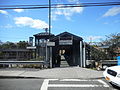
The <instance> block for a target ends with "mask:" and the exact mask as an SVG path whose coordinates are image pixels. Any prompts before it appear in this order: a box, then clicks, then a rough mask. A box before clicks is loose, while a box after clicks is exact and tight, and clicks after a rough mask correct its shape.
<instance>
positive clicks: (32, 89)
mask: <svg viewBox="0 0 120 90" xmlns="http://www.w3.org/2000/svg"><path fill="white" fill-rule="evenodd" d="M0 90H116V89H113V88H112V87H111V86H110V85H109V84H107V83H106V82H105V81H104V80H103V79H33V78H32V79H25V78H23V79H22V78H18V79H14V78H13V79H12V78H11V79H10V78H8V79H0Z"/></svg>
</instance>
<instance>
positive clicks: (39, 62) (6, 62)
mask: <svg viewBox="0 0 120 90" xmlns="http://www.w3.org/2000/svg"><path fill="white" fill-rule="evenodd" d="M0 64H48V63H47V62H45V61H0Z"/></svg>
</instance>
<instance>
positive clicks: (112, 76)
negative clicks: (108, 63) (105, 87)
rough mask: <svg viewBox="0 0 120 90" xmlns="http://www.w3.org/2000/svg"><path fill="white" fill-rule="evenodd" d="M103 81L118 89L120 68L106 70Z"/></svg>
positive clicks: (114, 67)
mask: <svg viewBox="0 0 120 90" xmlns="http://www.w3.org/2000/svg"><path fill="white" fill-rule="evenodd" d="M103 75H104V77H105V79H106V80H107V81H108V82H110V83H111V84H112V85H115V86H118V87H120V66H112V67H108V68H106V70H105V71H104V72H103Z"/></svg>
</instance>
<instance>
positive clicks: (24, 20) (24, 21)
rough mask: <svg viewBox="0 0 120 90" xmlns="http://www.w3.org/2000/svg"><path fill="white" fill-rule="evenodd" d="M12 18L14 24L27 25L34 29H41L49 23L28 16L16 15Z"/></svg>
mask: <svg viewBox="0 0 120 90" xmlns="http://www.w3.org/2000/svg"><path fill="white" fill-rule="evenodd" d="M14 20H15V24H16V25H18V26H29V27H31V28H35V29H43V28H48V27H49V25H48V24H47V23H46V22H45V21H42V20H39V19H32V18H30V17H16V18H14Z"/></svg>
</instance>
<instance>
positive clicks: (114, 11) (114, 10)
mask: <svg viewBox="0 0 120 90" xmlns="http://www.w3.org/2000/svg"><path fill="white" fill-rule="evenodd" d="M117 14H120V7H113V8H110V9H109V10H108V11H107V12H106V13H105V14H104V15H103V17H108V16H115V15H117Z"/></svg>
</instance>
